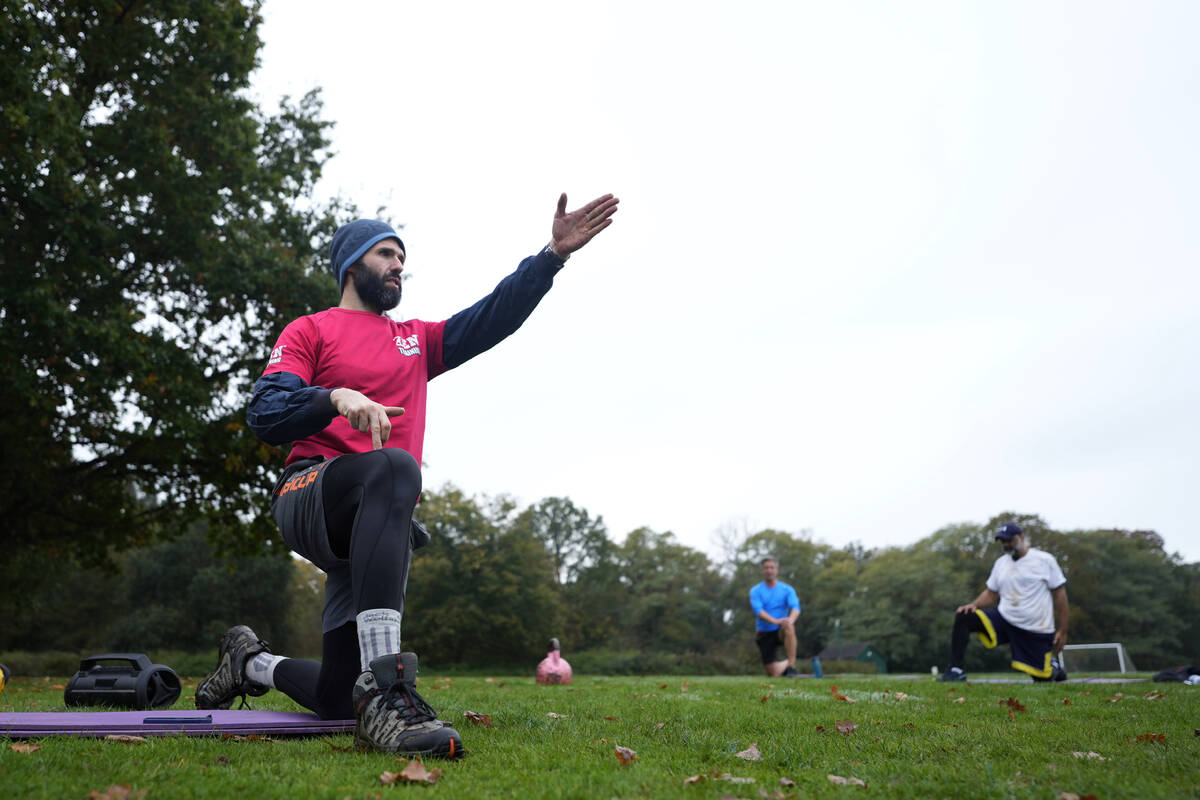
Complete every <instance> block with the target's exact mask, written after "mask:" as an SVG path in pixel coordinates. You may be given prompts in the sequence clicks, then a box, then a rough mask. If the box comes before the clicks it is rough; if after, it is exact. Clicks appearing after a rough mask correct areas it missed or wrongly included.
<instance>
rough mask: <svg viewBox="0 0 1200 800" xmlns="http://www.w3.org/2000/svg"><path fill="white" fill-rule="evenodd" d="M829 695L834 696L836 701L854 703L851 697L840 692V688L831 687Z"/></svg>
mask: <svg viewBox="0 0 1200 800" xmlns="http://www.w3.org/2000/svg"><path fill="white" fill-rule="evenodd" d="M829 693H830V694H832V695H833V699H834V700H840V701H841V702H843V703H853V702H854V701H853V700H851V699H850V698H849V697H846V695H844V694H842V693H841V692H839V691H838V688H837V687H836V686H830V687H829Z"/></svg>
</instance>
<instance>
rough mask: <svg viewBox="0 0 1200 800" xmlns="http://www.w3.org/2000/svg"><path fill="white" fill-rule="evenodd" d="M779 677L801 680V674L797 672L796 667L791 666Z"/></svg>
mask: <svg viewBox="0 0 1200 800" xmlns="http://www.w3.org/2000/svg"><path fill="white" fill-rule="evenodd" d="M779 677H781V678H799V677H800V673H799V672H796V668H795V667H792V666H789V667H788V668H787V669H785V670H784V671H783V672H781V673H780V674H779Z"/></svg>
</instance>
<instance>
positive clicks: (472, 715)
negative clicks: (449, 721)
mask: <svg viewBox="0 0 1200 800" xmlns="http://www.w3.org/2000/svg"><path fill="white" fill-rule="evenodd" d="M463 716H464V717H466V718H467V719H469V720H470V721H471V722H474V723H475V724H476V725H482V726H483V727H485V728H490V727H492V715H491V714H477V713H476V712H474V711H471V710H469V709H468V710H467V711H464V712H463Z"/></svg>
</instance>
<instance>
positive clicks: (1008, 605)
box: [987, 547, 1067, 633]
mask: <svg viewBox="0 0 1200 800" xmlns="http://www.w3.org/2000/svg"><path fill="white" fill-rule="evenodd" d="M1066 582H1067V578H1066V576H1065V575H1063V572H1062V570H1061V569H1059V567H1058V562H1057V561H1055V560H1054V556H1052V555H1050V554H1049V553H1047V552H1046V551H1045V550H1038V549H1037V548H1036V547H1031V548H1029V550H1027V551H1026V552H1025V555H1023V556H1021V557H1020V558H1018V559H1017V560H1016V561H1014V560H1013V558H1012V556H1010V555H1008V554H1005V555H1002V556H1000V557H999V558H997V559H996V563H995V564H993V565H992V574H991V575H989V576H988V579H987V588H989V589H991V590H992V591H993V592H995V593H996V594H998V595H1000V616H1002V617H1004V619H1006V620H1007V621H1008V622H1009V624H1010V625H1016V626H1017V627H1018V628H1023V629H1024V630H1027V631H1033V632H1035V633H1054V601H1053V599H1052V598H1051V595H1050V591H1051V590H1052V589H1057V588H1058V587H1060V586H1062V585H1064V584H1065V583H1066Z"/></svg>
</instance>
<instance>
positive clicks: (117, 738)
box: [104, 733, 146, 744]
mask: <svg viewBox="0 0 1200 800" xmlns="http://www.w3.org/2000/svg"><path fill="white" fill-rule="evenodd" d="M104 741H106V742H127V743H129V744H141V743H142V742H144V741H146V737H145V736H130V735H129V734H127V733H110V734H109V735H108V736H105V737H104Z"/></svg>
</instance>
